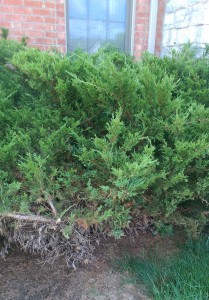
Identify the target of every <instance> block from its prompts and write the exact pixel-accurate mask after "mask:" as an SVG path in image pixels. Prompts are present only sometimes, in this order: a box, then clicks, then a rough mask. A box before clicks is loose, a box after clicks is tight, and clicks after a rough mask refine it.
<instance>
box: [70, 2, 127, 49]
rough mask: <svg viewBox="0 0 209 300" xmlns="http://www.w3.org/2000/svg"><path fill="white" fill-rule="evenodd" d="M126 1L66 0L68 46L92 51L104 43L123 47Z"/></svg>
mask: <svg viewBox="0 0 209 300" xmlns="http://www.w3.org/2000/svg"><path fill="white" fill-rule="evenodd" d="M129 1H130V0H129ZM127 3H128V1H127V0H68V9H69V12H68V17H69V22H68V26H69V50H70V51H73V50H75V49H76V48H81V49H83V50H84V51H87V52H89V53H92V52H95V51H97V50H98V49H99V48H100V47H101V46H103V45H104V44H105V43H109V44H111V45H113V46H115V47H117V48H119V49H121V50H125V44H126V41H127Z"/></svg>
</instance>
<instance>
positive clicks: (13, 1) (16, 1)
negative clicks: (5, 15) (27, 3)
mask: <svg viewBox="0 0 209 300" xmlns="http://www.w3.org/2000/svg"><path fill="white" fill-rule="evenodd" d="M3 4H6V5H23V4H24V2H23V0H3Z"/></svg>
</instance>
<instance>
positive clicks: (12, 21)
mask: <svg viewBox="0 0 209 300" xmlns="http://www.w3.org/2000/svg"><path fill="white" fill-rule="evenodd" d="M78 1H79V0H78ZM98 1H99V0H98ZM164 6H165V0H159V9H158V22H157V35H156V54H160V51H161V40H162V26H163V16H164ZM149 15H150V0H136V15H135V28H134V49H133V52H134V55H135V56H136V57H137V58H139V57H140V56H141V54H142V53H143V52H144V51H145V50H147V47H148V36H149ZM0 27H6V28H9V30H10V32H9V38H12V39H18V40H20V39H21V37H22V36H28V37H29V39H28V44H29V45H31V46H35V47H38V48H41V49H43V50H46V49H50V48H53V47H56V48H58V49H59V50H61V51H63V52H65V51H66V28H65V0H0Z"/></svg>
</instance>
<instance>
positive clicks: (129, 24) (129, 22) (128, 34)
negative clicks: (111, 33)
mask: <svg viewBox="0 0 209 300" xmlns="http://www.w3.org/2000/svg"><path fill="white" fill-rule="evenodd" d="M70 1H71V0H65V22H66V43H67V52H70V50H69V49H70V26H69V24H70V18H69V6H70ZM78 1H79V0H78ZM101 1H102V0H101ZM134 1H135V0H126V9H127V12H126V31H125V49H124V52H125V53H129V54H131V52H132V34H133V32H132V31H133V30H132V28H133V20H134V16H133V8H134Z"/></svg>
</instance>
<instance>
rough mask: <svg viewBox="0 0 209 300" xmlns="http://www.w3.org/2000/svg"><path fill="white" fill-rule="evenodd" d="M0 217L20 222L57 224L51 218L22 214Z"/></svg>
mask: <svg viewBox="0 0 209 300" xmlns="http://www.w3.org/2000/svg"><path fill="white" fill-rule="evenodd" d="M0 217H3V218H12V219H16V220H20V221H29V222H36V223H49V224H54V225H56V224H57V223H56V220H54V219H49V218H45V217H42V216H36V215H21V214H13V213H8V214H0Z"/></svg>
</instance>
